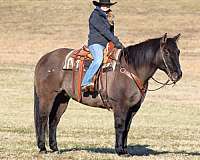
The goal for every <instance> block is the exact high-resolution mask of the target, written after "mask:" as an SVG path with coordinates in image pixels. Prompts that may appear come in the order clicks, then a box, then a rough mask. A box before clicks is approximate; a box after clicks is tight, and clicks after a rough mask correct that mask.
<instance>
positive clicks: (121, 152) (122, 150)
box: [115, 147, 128, 156]
mask: <svg viewBox="0 0 200 160" xmlns="http://www.w3.org/2000/svg"><path fill="white" fill-rule="evenodd" d="M115 151H116V153H117V154H118V155H119V156H121V155H128V151H127V149H126V148H122V147H118V148H115Z"/></svg>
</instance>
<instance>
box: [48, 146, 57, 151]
mask: <svg viewBox="0 0 200 160" xmlns="http://www.w3.org/2000/svg"><path fill="white" fill-rule="evenodd" d="M50 149H51V150H52V152H57V151H58V147H57V146H53V147H50Z"/></svg>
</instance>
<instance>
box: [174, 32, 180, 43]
mask: <svg viewBox="0 0 200 160" xmlns="http://www.w3.org/2000/svg"><path fill="white" fill-rule="evenodd" d="M180 37H181V34H180V33H179V34H178V35H176V36H175V37H174V38H173V39H174V40H175V41H176V42H178V40H179V39H180Z"/></svg>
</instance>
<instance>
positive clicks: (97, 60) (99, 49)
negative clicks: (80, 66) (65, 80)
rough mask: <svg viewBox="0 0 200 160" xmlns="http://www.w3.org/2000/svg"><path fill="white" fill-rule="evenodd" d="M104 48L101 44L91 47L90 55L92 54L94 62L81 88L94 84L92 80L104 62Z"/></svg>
mask: <svg viewBox="0 0 200 160" xmlns="http://www.w3.org/2000/svg"><path fill="white" fill-rule="evenodd" d="M104 48H105V47H104V46H102V45H100V44H93V45H90V46H89V50H90V53H91V54H92V57H93V59H94V60H93V61H92V63H91V64H90V66H89V68H88V70H87V71H86V73H85V76H84V78H83V81H82V84H81V86H86V85H88V84H90V83H92V78H93V76H94V75H95V74H96V72H97V71H98V69H99V67H100V66H101V64H102V61H103V50H104Z"/></svg>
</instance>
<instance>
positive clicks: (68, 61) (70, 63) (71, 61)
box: [63, 49, 121, 70]
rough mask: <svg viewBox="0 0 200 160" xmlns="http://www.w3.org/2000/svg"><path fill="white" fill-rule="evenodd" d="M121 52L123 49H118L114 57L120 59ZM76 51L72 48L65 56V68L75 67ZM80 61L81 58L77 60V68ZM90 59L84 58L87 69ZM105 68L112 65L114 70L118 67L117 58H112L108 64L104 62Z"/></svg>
mask: <svg viewBox="0 0 200 160" xmlns="http://www.w3.org/2000/svg"><path fill="white" fill-rule="evenodd" d="M120 52H121V50H120V49H119V50H118V51H117V53H116V54H115V57H114V59H116V60H118V58H119V55H120ZM74 53H76V50H72V51H71V52H69V53H68V54H67V56H66V58H65V61H64V65H63V70H72V69H73V65H74V62H75V59H74V58H73V54H74ZM79 63H80V60H76V62H75V69H76V70H78V68H79ZM90 63H91V62H90V61H88V60H84V64H85V69H87V68H88V67H89V65H90ZM102 67H103V68H108V67H112V68H113V70H115V67H116V61H115V60H112V61H111V62H110V63H107V64H103V66H102Z"/></svg>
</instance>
